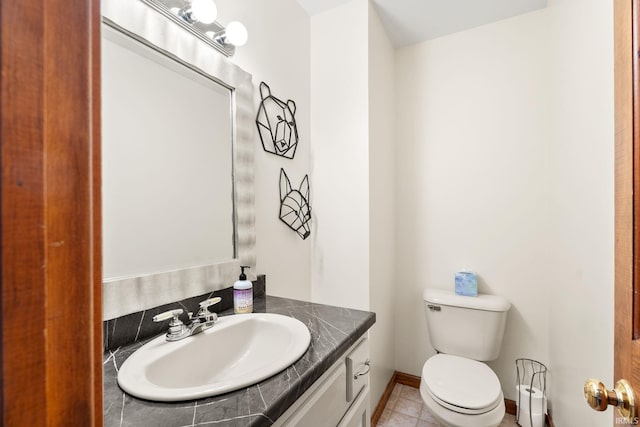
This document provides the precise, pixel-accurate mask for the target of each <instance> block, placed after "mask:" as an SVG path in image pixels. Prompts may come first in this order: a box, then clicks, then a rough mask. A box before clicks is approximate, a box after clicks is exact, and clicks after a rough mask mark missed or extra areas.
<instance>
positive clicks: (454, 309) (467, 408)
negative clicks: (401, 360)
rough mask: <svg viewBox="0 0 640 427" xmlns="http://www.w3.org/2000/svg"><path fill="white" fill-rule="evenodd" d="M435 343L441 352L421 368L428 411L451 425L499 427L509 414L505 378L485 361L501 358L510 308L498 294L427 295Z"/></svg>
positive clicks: (432, 292) (440, 292)
mask: <svg viewBox="0 0 640 427" xmlns="http://www.w3.org/2000/svg"><path fill="white" fill-rule="evenodd" d="M424 302H425V310H426V314H427V316H426V319H427V326H428V329H429V335H430V340H431V345H432V346H433V347H434V349H435V350H436V351H437V352H438V354H436V355H434V356H432V357H430V358H429V359H428V360H427V361H426V362H425V364H424V366H423V367H422V381H421V382H420V395H421V396H422V400H423V401H424V403H425V406H426V408H427V410H428V411H429V412H430V413H431V414H432V415H433V417H434V418H436V419H437V420H438V421H439V422H440V423H442V424H444V425H445V426H450V427H497V426H498V425H500V423H501V422H502V419H503V418H504V414H505V405H504V395H503V393H502V388H501V386H500V380H499V379H498V377H497V375H496V374H495V372H493V371H492V370H491V368H489V366H487V365H486V364H485V363H483V362H484V361H490V360H495V359H496V358H497V357H498V356H499V354H500V347H501V345H502V338H503V335H504V328H505V323H506V317H507V311H508V310H509V308H510V307H511V304H510V303H509V301H507V300H506V299H504V298H502V297H500V296H496V295H478V296H477V297H467V296H459V295H455V294H454V293H453V292H449V291H443V290H435V289H427V290H425V292H424Z"/></svg>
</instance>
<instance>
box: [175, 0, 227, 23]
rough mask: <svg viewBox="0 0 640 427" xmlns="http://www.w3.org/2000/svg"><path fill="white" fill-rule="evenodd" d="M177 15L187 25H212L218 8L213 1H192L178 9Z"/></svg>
mask: <svg viewBox="0 0 640 427" xmlns="http://www.w3.org/2000/svg"><path fill="white" fill-rule="evenodd" d="M178 15H180V16H181V17H182V18H183V19H184V20H185V21H187V22H188V23H189V24H195V23H196V22H202V23H203V24H212V23H213V22H214V21H215V20H216V17H217V16H218V8H217V7H216V4H215V3H214V2H213V0H192V1H191V4H186V5H185V6H184V7H183V8H182V9H179V12H178Z"/></svg>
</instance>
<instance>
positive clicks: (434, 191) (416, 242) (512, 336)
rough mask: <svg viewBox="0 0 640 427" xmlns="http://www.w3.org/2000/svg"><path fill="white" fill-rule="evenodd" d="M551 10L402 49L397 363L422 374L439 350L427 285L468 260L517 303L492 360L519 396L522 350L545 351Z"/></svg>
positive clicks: (486, 285)
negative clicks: (433, 341) (433, 342)
mask: <svg viewBox="0 0 640 427" xmlns="http://www.w3.org/2000/svg"><path fill="white" fill-rule="evenodd" d="M545 14H546V12H545V11H540V12H534V13H530V14H527V15H521V16H519V17H516V18H512V19H509V20H504V21H500V22H497V23H495V24H491V25H486V26H483V27H479V28H475V29H471V30H468V31H464V32H460V33H456V34H454V35H451V36H447V37H442V38H438V39H434V40H431V41H428V42H425V43H421V44H417V45H414V46H410V47H407V48H404V49H401V50H399V51H398V54H397V79H396V82H397V98H396V100H397V102H396V111H397V129H398V138H397V149H398V156H397V165H396V167H397V171H398V180H397V183H396V185H397V206H398V209H397V211H396V215H397V227H398V236H397V260H398V264H397V269H398V275H397V276H398V282H399V286H398V299H397V306H396V315H397V317H396V349H397V352H396V358H397V366H398V370H400V371H403V372H407V373H410V374H414V375H421V367H422V364H423V363H424V361H425V360H426V359H427V357H428V356H429V355H431V354H433V353H434V352H433V349H432V348H431V346H430V344H429V341H428V338H427V337H428V335H427V330H426V323H425V317H424V307H423V299H422V291H423V289H424V288H426V287H434V288H444V289H453V284H454V274H455V272H456V271H459V270H462V269H468V268H470V269H473V270H474V271H476V272H477V273H478V276H479V290H480V292H483V293H494V294H499V295H503V296H505V297H506V298H507V299H509V301H511V303H512V304H513V306H512V308H511V310H510V312H509V315H508V321H507V328H506V331H505V339H504V346H503V349H502V353H501V356H500V358H499V359H498V360H496V361H495V362H492V363H491V366H492V367H493V368H494V370H495V371H496V373H497V374H498V376H499V377H500V379H501V382H502V385H503V389H504V391H505V396H506V397H507V398H511V399H513V398H514V393H513V390H514V388H515V387H514V384H515V362H514V361H515V359H516V358H518V357H530V358H534V359H537V360H540V361H542V362H545V363H546V362H548V360H549V348H548V347H549V346H548V339H547V334H548V317H549V313H548V303H547V298H548V295H547V289H548V288H547V282H548V279H547V270H548V268H547V265H548V256H547V251H548V248H547V236H548V235H549V230H548V217H549V210H548V201H547V200H546V199H547V198H546V192H547V187H548V186H547V184H548V182H547V176H548V169H549V168H548V165H547V141H548V138H549V135H548V124H547V121H548V120H547V117H548V103H549V101H548V100H549V86H550V82H549V76H548V72H547V70H546V65H547V64H548V51H547V43H546V42H545V40H546V33H547V29H546V27H545V25H544V23H545V19H546V15H545Z"/></svg>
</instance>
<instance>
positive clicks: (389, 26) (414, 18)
mask: <svg viewBox="0 0 640 427" xmlns="http://www.w3.org/2000/svg"><path fill="white" fill-rule="evenodd" d="M297 1H298V3H299V4H300V5H301V6H302V7H303V8H304V9H305V10H306V11H307V13H308V14H309V15H315V14H317V13H321V12H324V11H326V10H329V9H332V8H334V7H336V6H339V5H341V4H343V3H348V2H349V1H351V0H297ZM372 2H373V4H374V5H375V7H376V10H377V11H378V15H380V19H381V20H382V23H383V25H384V27H385V29H386V31H387V34H388V35H389V38H390V39H391V42H392V43H393V45H394V46H395V47H403V46H408V45H411V44H414V43H418V42H421V41H424V40H430V39H434V38H436V37H440V36H444V35H446V34H451V33H455V32H458V31H462V30H466V29H469V28H473V27H477V26H480V25H484V24H489V23H491V22H495V21H499V20H501V19H506V18H510V17H512V16H516V15H520V14H523V13H527V12H531V11H534V10H536V9H542V8H544V7H546V5H547V0H372Z"/></svg>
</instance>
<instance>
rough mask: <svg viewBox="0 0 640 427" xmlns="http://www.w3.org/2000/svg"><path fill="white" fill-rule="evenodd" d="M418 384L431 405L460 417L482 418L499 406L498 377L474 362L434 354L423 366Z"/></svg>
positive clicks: (500, 398) (485, 367) (500, 392)
mask: <svg viewBox="0 0 640 427" xmlns="http://www.w3.org/2000/svg"><path fill="white" fill-rule="evenodd" d="M422 382H423V383H424V386H425V390H426V391H427V393H428V394H429V396H430V397H431V398H432V399H433V400H434V401H435V402H437V403H438V404H440V405H441V406H443V407H445V408H447V409H449V410H451V411H454V412H458V413H461V414H469V415H477V414H483V413H486V412H489V411H491V410H493V409H494V408H496V407H497V406H498V405H499V404H500V403H501V402H502V388H501V386H500V381H499V380H498V377H497V376H496V374H495V373H494V372H493V371H492V370H491V368H489V367H488V366H487V365H485V364H484V363H482V362H478V361H476V360H472V359H466V358H464V357H459V356H453V355H449V354H437V355H435V356H433V357H431V358H430V359H429V360H427V361H426V362H425V364H424V366H423V368H422Z"/></svg>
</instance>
